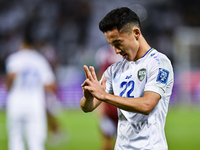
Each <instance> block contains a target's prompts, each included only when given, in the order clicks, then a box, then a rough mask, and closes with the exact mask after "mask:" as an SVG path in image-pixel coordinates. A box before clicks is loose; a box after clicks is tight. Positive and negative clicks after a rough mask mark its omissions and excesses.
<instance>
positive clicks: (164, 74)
mask: <svg viewBox="0 0 200 150" xmlns="http://www.w3.org/2000/svg"><path fill="white" fill-rule="evenodd" d="M168 76H169V71H168V70H166V69H163V68H159V73H158V77H157V80H156V81H157V82H161V83H164V84H166V83H167V80H168Z"/></svg>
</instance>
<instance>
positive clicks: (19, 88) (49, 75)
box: [6, 50, 55, 150]
mask: <svg viewBox="0 0 200 150" xmlns="http://www.w3.org/2000/svg"><path fill="white" fill-rule="evenodd" d="M6 70H7V74H13V73H14V74H16V77H15V80H14V82H13V84H12V87H11V89H10V91H9V95H8V101H7V121H8V122H7V123H8V133H9V149H10V150H14V149H15V150H17V149H19V150H24V146H23V140H22V135H23V133H24V134H25V137H26V138H27V144H28V147H29V149H30V150H43V149H44V142H45V138H46V130H47V129H46V110H45V107H46V104H45V91H44V86H45V85H49V84H51V83H53V82H54V81H55V77H54V74H53V72H52V70H51V67H50V65H49V64H48V62H47V60H46V59H45V58H44V57H43V56H42V55H41V54H40V53H38V52H37V51H35V50H20V51H17V52H15V53H14V54H12V55H10V56H9V57H8V59H7V61H6Z"/></svg>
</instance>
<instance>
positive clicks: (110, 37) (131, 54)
mask: <svg viewBox="0 0 200 150" xmlns="http://www.w3.org/2000/svg"><path fill="white" fill-rule="evenodd" d="M138 32H139V34H138ZM139 35H140V31H139V29H138V28H134V29H133V30H132V33H126V32H122V33H121V32H119V31H118V30H117V29H113V30H111V31H108V32H105V37H106V39H107V41H108V43H110V44H111V45H112V46H113V47H114V49H115V52H116V54H120V55H122V57H123V58H125V59H126V60H127V61H135V60H137V59H139V58H137V57H138V56H137V55H138V50H139V42H138V37H139Z"/></svg>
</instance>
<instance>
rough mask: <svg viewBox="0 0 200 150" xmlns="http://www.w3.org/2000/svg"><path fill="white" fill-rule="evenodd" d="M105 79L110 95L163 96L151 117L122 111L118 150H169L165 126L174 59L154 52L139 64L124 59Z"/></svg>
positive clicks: (138, 61) (113, 66)
mask: <svg viewBox="0 0 200 150" xmlns="http://www.w3.org/2000/svg"><path fill="white" fill-rule="evenodd" d="M103 76H106V78H107V82H106V92H108V93H114V94H115V95H118V96H122V97H142V96H143V94H144V91H153V92H156V93H158V94H160V95H161V99H160V100H159V102H158V104H157V105H156V107H155V108H154V110H153V111H152V112H151V113H150V114H149V115H143V114H140V113H133V112H128V111H125V110H122V109H118V117H119V121H118V133H117V134H118V135H117V140H116V144H115V150H129V149H130V150H167V149H168V146H167V142H166V138H165V133H164V126H165V120H166V115H167V112H168V104H169V100H170V96H171V92H172V87H173V83H174V75H173V68H172V66H171V62H170V60H169V59H168V58H167V57H166V56H165V55H164V54H161V53H160V52H158V51H156V50H155V49H154V50H152V51H150V52H149V53H148V54H146V55H145V56H144V57H142V58H141V59H139V60H137V61H136V62H133V61H132V62H128V61H126V60H125V59H124V60H122V61H120V62H118V63H115V64H113V65H112V66H110V67H109V68H108V69H107V70H106V71H105V72H104V75H103Z"/></svg>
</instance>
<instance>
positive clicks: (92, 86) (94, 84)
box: [81, 65, 106, 100]
mask: <svg viewBox="0 0 200 150" xmlns="http://www.w3.org/2000/svg"><path fill="white" fill-rule="evenodd" d="M83 68H84V71H85V75H86V80H85V81H84V83H83V84H82V85H81V86H82V87H83V89H85V90H88V91H89V92H90V93H91V94H92V95H93V96H94V97H95V98H97V99H98V100H103V99H104V96H105V94H106V92H105V88H106V77H104V78H103V80H102V82H101V84H100V83H99V81H98V80H97V76H96V73H95V70H94V67H92V66H90V67H89V69H88V67H87V66H86V65H84V66H83Z"/></svg>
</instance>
